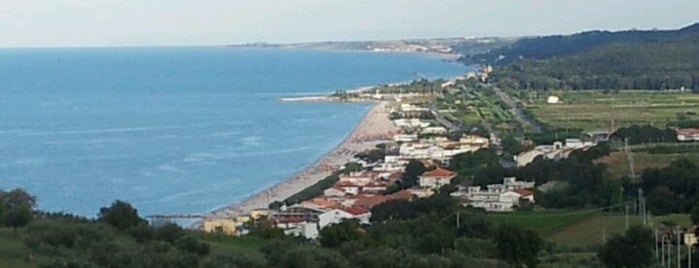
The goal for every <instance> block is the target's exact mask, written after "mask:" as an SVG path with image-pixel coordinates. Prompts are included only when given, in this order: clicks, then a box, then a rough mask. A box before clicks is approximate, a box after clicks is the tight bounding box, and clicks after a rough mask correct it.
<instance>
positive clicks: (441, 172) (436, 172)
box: [422, 167, 454, 177]
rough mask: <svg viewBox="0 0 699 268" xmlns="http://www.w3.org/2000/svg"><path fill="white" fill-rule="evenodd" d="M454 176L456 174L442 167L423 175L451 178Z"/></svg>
mask: <svg viewBox="0 0 699 268" xmlns="http://www.w3.org/2000/svg"><path fill="white" fill-rule="evenodd" d="M452 175H454V172H451V171H450V170H446V169H443V168H440V167H438V168H436V169H434V170H431V171H427V172H425V173H423V174H422V176H423V177H449V176H452Z"/></svg>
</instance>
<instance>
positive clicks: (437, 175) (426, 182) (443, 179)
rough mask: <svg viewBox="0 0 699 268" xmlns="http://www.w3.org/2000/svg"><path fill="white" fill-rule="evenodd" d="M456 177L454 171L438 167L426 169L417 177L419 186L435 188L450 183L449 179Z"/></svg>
mask: <svg viewBox="0 0 699 268" xmlns="http://www.w3.org/2000/svg"><path fill="white" fill-rule="evenodd" d="M454 177H456V173H454V172H452V171H450V170H447V169H443V168H441V167H438V168H436V169H434V170H430V171H427V172H425V173H423V174H422V175H421V176H420V177H419V181H418V184H419V185H420V188H427V189H434V190H437V189H439V188H440V187H442V186H444V185H447V184H449V183H451V180H452V179H453V178H454Z"/></svg>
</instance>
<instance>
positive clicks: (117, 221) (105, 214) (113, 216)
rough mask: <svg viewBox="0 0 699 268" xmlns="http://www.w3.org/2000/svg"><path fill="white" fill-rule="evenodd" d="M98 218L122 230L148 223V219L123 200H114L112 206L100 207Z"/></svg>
mask: <svg viewBox="0 0 699 268" xmlns="http://www.w3.org/2000/svg"><path fill="white" fill-rule="evenodd" d="M98 218H99V220H100V221H103V222H106V223H107V224H109V225H112V226H114V227H116V228H118V229H120V230H127V229H129V228H131V227H135V226H138V225H139V224H145V223H147V222H146V220H144V219H142V218H141V217H139V216H138V210H136V209H135V208H133V207H132V206H131V204H129V203H127V202H124V201H121V200H117V201H114V203H112V205H111V206H110V207H103V208H100V213H99V214H98Z"/></svg>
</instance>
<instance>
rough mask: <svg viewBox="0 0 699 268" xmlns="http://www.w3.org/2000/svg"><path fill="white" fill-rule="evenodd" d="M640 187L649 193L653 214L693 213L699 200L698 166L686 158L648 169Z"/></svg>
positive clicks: (649, 202) (650, 208) (649, 205)
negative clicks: (693, 207)
mask: <svg viewBox="0 0 699 268" xmlns="http://www.w3.org/2000/svg"><path fill="white" fill-rule="evenodd" d="M640 186H641V188H642V189H643V190H644V191H645V192H646V193H649V194H648V209H649V210H650V212H651V213H652V214H653V215H664V214H667V213H685V212H690V210H691V207H692V205H693V204H695V203H696V202H697V201H699V166H697V165H696V164H695V163H693V162H691V161H689V160H686V159H684V160H678V161H674V162H672V163H670V165H669V166H667V167H665V168H661V169H655V168H651V169H647V170H646V171H645V172H644V173H643V176H642V177H641V185H640Z"/></svg>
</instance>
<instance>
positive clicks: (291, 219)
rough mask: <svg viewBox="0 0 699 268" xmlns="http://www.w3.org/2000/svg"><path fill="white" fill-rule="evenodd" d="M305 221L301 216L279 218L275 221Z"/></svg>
mask: <svg viewBox="0 0 699 268" xmlns="http://www.w3.org/2000/svg"><path fill="white" fill-rule="evenodd" d="M304 221H306V219H305V218H304V217H301V216H288V217H279V218H277V219H275V222H277V223H299V222H304Z"/></svg>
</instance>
